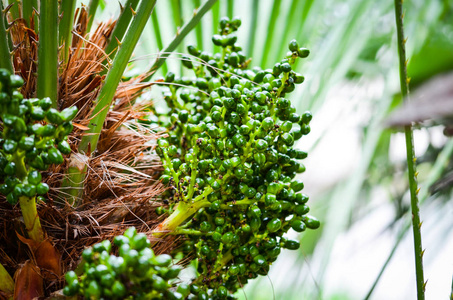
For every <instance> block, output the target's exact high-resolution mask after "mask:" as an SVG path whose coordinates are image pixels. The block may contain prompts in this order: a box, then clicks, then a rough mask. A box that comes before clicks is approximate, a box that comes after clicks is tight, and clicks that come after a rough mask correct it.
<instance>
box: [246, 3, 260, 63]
mask: <svg viewBox="0 0 453 300" xmlns="http://www.w3.org/2000/svg"><path fill="white" fill-rule="evenodd" d="M259 5H260V1H259V0H253V2H252V7H251V11H252V16H251V18H250V27H249V36H248V44H247V51H248V54H249V56H253V50H254V48H255V43H256V41H255V36H256V24H257V22H258V14H259V9H260V8H259Z"/></svg>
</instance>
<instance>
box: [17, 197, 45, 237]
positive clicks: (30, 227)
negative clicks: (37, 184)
mask: <svg viewBox="0 0 453 300" xmlns="http://www.w3.org/2000/svg"><path fill="white" fill-rule="evenodd" d="M19 204H20V209H21V211H22V216H23V217H24V223H25V228H26V229H27V232H28V236H29V237H30V238H31V239H32V240H33V241H35V242H37V243H41V242H42V241H43V240H44V231H43V230H42V227H41V221H40V220H39V216H38V211H37V209H36V197H26V196H21V197H19Z"/></svg>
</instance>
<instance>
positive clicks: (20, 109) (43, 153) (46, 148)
mask: <svg viewBox="0 0 453 300" xmlns="http://www.w3.org/2000/svg"><path fill="white" fill-rule="evenodd" d="M23 83H24V82H23V80H22V78H21V77H20V76H16V75H10V74H9V73H8V71H6V70H3V69H2V70H0V85H1V92H0V120H1V123H0V130H1V131H0V193H1V194H3V195H6V199H7V200H8V202H9V203H11V204H13V205H14V204H16V203H17V202H18V200H19V198H20V197H22V196H23V197H29V198H31V197H35V196H36V195H44V194H46V193H47V192H48V190H49V187H48V186H47V184H45V183H42V182H41V173H40V172H39V171H43V170H47V169H48V167H49V165H50V164H61V163H63V161H64V160H63V156H62V154H68V153H70V152H71V148H70V147H69V144H68V142H67V135H68V134H69V133H70V132H71V131H72V123H71V120H72V119H73V118H74V117H75V115H76V114H77V108H76V107H71V108H67V109H65V110H63V111H62V112H59V111H57V110H56V109H54V108H51V106H52V101H51V100H50V99H49V98H44V99H24V97H23V96H22V94H21V93H20V92H19V91H18V90H17V89H18V88H19V87H21V86H22V85H23Z"/></svg>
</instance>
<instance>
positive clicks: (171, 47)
mask: <svg viewBox="0 0 453 300" xmlns="http://www.w3.org/2000/svg"><path fill="white" fill-rule="evenodd" d="M216 1H217V0H207V1H206V2H205V3H204V4H203V5H202V6H201V7H200V8H199V9H198V10H197V12H195V13H194V15H193V16H192V19H190V21H189V22H187V23H186V24H185V25H184V26H183V27H182V28H181V30H180V32H179V33H177V34H176V36H175V37H174V38H173V41H171V43H170V44H169V45H168V46H167V47H166V48H165V49H164V50H163V51H161V55H159V56H158V58H157V59H156V61H155V62H154V64H153V66H152V67H151V69H150V70H149V73H150V75H149V76H148V77H147V78H146V79H145V81H149V80H150V79H151V78H152V77H153V75H154V73H155V72H156V70H157V69H159V67H160V66H162V64H163V63H164V62H165V60H166V59H167V57H168V56H169V55H170V53H171V52H173V51H174V50H175V49H176V47H177V46H178V45H179V44H180V43H181V41H182V40H183V39H184V38H185V37H186V35H187V34H189V32H190V31H191V30H192V29H193V28H194V27H195V26H196V25H197V24H198V22H200V20H201V18H202V17H203V16H204V14H205V13H207V12H208V10H209V9H210V8H211V7H212V6H213V5H214V3H215V2H216Z"/></svg>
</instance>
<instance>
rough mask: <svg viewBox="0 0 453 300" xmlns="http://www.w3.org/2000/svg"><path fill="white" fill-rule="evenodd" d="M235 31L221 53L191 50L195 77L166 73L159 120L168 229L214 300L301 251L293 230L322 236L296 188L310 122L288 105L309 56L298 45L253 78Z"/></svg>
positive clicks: (227, 24)
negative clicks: (299, 145)
mask: <svg viewBox="0 0 453 300" xmlns="http://www.w3.org/2000/svg"><path fill="white" fill-rule="evenodd" d="M239 26H240V20H239V19H233V20H229V19H227V18H223V19H222V20H221V22H220V32H219V34H218V35H215V36H214V37H213V42H214V44H215V45H217V46H221V47H222V53H217V54H214V55H212V54H210V53H207V52H201V51H199V50H198V49H196V48H195V47H193V46H189V47H188V51H189V53H190V54H191V57H189V56H186V57H184V59H183V65H184V66H185V67H186V68H188V69H192V70H193V71H194V73H195V78H191V79H189V78H184V77H183V78H175V75H174V74H173V73H169V74H167V77H166V78H165V81H166V83H167V84H168V85H169V90H168V91H167V92H166V93H164V99H165V100H166V102H167V105H168V107H169V109H170V112H169V113H167V114H163V115H159V120H160V126H162V127H164V128H166V129H167V130H168V134H169V136H168V137H167V138H162V139H160V140H159V141H158V147H157V151H158V154H159V155H160V156H161V158H162V162H163V166H164V173H163V175H162V177H161V180H162V182H163V183H165V184H168V185H169V186H170V189H169V192H168V194H167V195H166V196H164V198H165V197H167V198H166V199H168V201H169V208H168V210H167V211H166V212H167V213H168V214H169V215H170V216H169V218H168V220H170V221H168V222H167V223H166V225H168V228H170V229H173V228H176V229H175V230H174V232H173V233H174V234H175V233H176V234H178V233H180V234H185V235H186V237H187V241H186V242H185V243H184V245H183V247H182V249H180V250H182V251H184V252H185V253H186V254H188V255H193V256H195V257H196V258H197V262H198V272H199V274H201V275H200V276H199V277H198V278H196V279H195V280H194V284H195V285H197V286H199V287H200V288H201V289H203V290H205V292H206V293H207V294H208V295H209V297H210V298H212V299H226V298H227V297H229V296H228V295H229V293H232V292H235V291H236V290H237V289H238V288H240V287H241V286H243V285H244V284H245V283H246V282H247V281H248V280H249V279H251V278H255V277H257V276H258V275H266V274H267V273H268V271H269V265H270V264H271V263H272V262H274V261H275V260H276V259H277V257H278V255H279V254H280V251H281V248H287V249H298V247H299V243H298V242H297V241H293V240H288V239H287V238H286V237H284V234H285V233H286V232H287V231H288V230H289V229H290V228H293V229H294V230H296V231H297V232H302V231H304V230H305V229H306V228H311V229H316V228H317V227H319V221H318V220H316V219H315V218H314V217H311V216H309V215H307V213H308V212H309V207H308V206H307V205H306V203H307V201H308V197H307V196H306V195H304V194H302V193H299V192H300V191H301V190H302V189H303V187H304V185H303V183H302V182H301V181H299V180H297V179H295V177H296V174H297V173H301V172H303V171H305V167H304V165H303V164H302V163H301V162H300V161H299V160H301V159H304V158H305V157H306V156H307V154H306V152H304V151H301V150H297V149H294V148H293V146H294V144H295V142H296V141H297V140H299V139H300V138H301V137H302V136H303V135H306V134H308V133H309V132H310V125H309V122H310V121H311V119H312V115H311V114H310V113H309V112H305V113H304V114H302V115H299V114H297V113H296V109H295V107H294V105H292V104H291V102H290V100H288V99H287V98H285V96H286V94H288V93H290V92H292V91H293V90H294V88H295V85H296V84H300V83H302V82H303V81H304V77H303V76H302V75H300V74H298V73H296V72H295V71H293V70H292V66H293V65H294V63H295V61H296V59H297V58H303V57H307V56H308V54H309V52H308V50H307V49H305V48H300V47H299V46H298V44H297V42H296V41H294V40H293V41H291V42H290V43H289V50H290V51H289V52H288V54H287V56H286V57H285V58H284V59H283V60H282V61H280V62H279V63H276V64H275V65H274V67H273V68H272V69H266V70H262V69H260V68H254V69H252V70H247V67H248V64H249V62H250V60H248V59H246V57H245V55H244V53H243V52H242V51H241V47H239V46H238V45H237V44H236V40H237V37H236V34H235V31H236V30H237V29H238V28H239ZM182 85H183V86H186V87H184V88H181V86H182ZM161 210H162V209H161ZM184 213H185V214H186V215H185V216H183V217H181V215H184ZM176 216H178V217H176ZM171 222H177V223H178V224H176V225H178V226H174V225H175V224H171ZM169 224H171V225H172V226H170V225H169Z"/></svg>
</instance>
